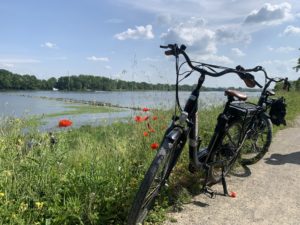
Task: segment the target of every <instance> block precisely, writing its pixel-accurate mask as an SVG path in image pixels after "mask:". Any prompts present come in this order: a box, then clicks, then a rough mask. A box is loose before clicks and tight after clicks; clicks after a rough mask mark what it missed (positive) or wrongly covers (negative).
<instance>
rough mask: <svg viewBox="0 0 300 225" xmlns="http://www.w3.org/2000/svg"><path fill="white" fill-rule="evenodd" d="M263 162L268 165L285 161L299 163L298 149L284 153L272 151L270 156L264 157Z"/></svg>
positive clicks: (280, 163)
mask: <svg viewBox="0 0 300 225" xmlns="http://www.w3.org/2000/svg"><path fill="white" fill-rule="evenodd" d="M265 163H267V164H270V165H283V164H286V163H291V164H298V165H300V151H298V152H292V153H289V154H286V155H282V154H278V153H274V154H272V155H271V156H270V158H267V159H265Z"/></svg>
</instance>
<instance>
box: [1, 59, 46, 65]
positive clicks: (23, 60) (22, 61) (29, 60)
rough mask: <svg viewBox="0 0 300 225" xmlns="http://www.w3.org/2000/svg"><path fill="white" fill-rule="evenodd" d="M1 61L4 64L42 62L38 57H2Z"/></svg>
mask: <svg viewBox="0 0 300 225" xmlns="http://www.w3.org/2000/svg"><path fill="white" fill-rule="evenodd" d="M0 63H2V64H8V65H9V64H12V65H14V64H32V63H40V61H39V60H36V59H30V58H15V59H9V58H8V59H1V58H0Z"/></svg>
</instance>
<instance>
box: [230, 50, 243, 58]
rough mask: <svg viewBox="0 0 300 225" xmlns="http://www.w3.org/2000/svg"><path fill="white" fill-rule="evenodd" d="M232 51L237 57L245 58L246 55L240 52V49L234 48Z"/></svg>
mask: <svg viewBox="0 0 300 225" xmlns="http://www.w3.org/2000/svg"><path fill="white" fill-rule="evenodd" d="M231 51H232V52H233V53H234V54H235V55H236V56H240V57H241V56H245V55H246V54H245V53H244V52H243V51H242V50H240V49H239V48H232V49H231Z"/></svg>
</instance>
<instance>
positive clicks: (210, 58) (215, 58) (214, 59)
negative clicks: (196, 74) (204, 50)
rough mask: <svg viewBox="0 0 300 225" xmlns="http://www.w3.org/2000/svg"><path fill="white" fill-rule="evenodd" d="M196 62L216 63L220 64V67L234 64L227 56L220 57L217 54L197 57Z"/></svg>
mask: <svg viewBox="0 0 300 225" xmlns="http://www.w3.org/2000/svg"><path fill="white" fill-rule="evenodd" d="M196 60H199V61H203V62H207V63H211V64H213V63H215V64H219V65H223V64H227V65H228V64H232V63H233V61H232V60H231V59H230V58H228V57H227V56H224V55H222V56H218V55H215V54H210V55H201V56H197V57H196Z"/></svg>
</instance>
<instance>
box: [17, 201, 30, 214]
mask: <svg viewBox="0 0 300 225" xmlns="http://www.w3.org/2000/svg"><path fill="white" fill-rule="evenodd" d="M27 209H28V204H27V203H24V202H21V204H20V207H19V210H20V211H21V212H24V211H26V210H27Z"/></svg>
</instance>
